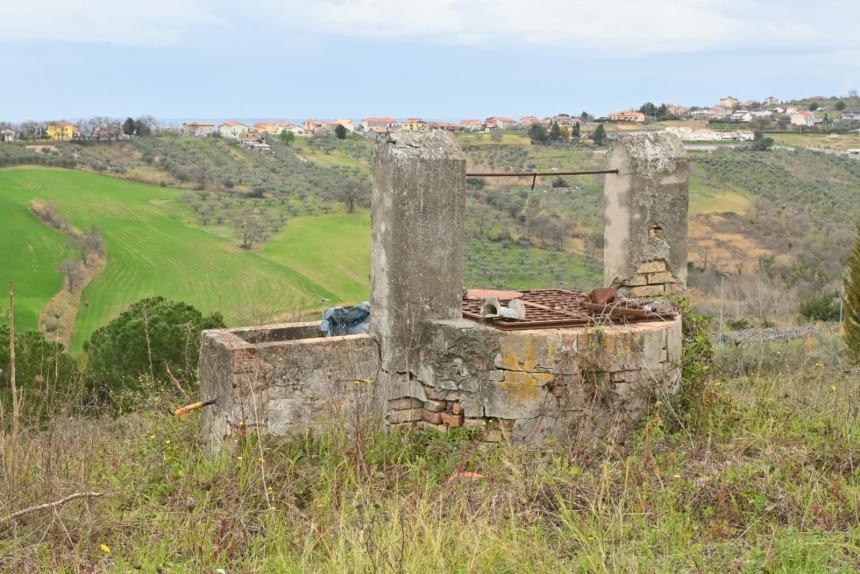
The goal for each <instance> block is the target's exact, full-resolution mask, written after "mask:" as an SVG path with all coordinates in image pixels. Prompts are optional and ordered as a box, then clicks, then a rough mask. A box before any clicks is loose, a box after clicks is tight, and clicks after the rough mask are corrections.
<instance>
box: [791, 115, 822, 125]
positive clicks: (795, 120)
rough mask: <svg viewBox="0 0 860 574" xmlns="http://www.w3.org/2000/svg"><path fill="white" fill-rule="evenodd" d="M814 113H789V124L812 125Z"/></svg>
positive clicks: (814, 122) (813, 123)
mask: <svg viewBox="0 0 860 574" xmlns="http://www.w3.org/2000/svg"><path fill="white" fill-rule="evenodd" d="M816 123H817V122H816V121H815V114H814V113H812V112H797V113H795V114H791V125H793V126H814V125H815V124H816Z"/></svg>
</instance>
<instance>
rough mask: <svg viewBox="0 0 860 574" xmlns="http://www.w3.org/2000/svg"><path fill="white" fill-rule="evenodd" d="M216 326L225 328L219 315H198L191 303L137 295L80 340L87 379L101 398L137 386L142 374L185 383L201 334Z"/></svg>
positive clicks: (189, 378)
mask: <svg viewBox="0 0 860 574" xmlns="http://www.w3.org/2000/svg"><path fill="white" fill-rule="evenodd" d="M219 327H224V319H223V318H222V317H221V314H220V313H212V314H210V315H203V314H202V313H201V312H200V311H198V310H197V309H195V308H194V307H192V306H191V305H188V304H186V303H182V302H176V301H168V300H167V299H165V298H164V297H150V298H147V299H142V300H140V301H138V302H137V303H134V304H133V305H131V306H130V307H129V308H128V309H127V310H126V311H124V312H123V313H122V314H121V315H120V316H119V317H117V318H116V319H114V320H113V321H111V322H110V323H108V324H107V325H105V326H104V327H101V328H100V329H98V330H97V331H95V332H94V333H93V334H92V336H91V337H90V340H89V341H87V342H86V343H85V344H84V351H86V353H87V355H88V364H87V383H88V385H89V387H90V389H91V391H93V392H94V393H95V394H96V396H98V397H99V398H101V399H108V398H110V397H111V394H112V393H113V392H115V391H120V390H123V389H129V388H130V389H133V390H136V389H139V380H140V377H142V376H144V377H145V376H148V377H150V378H151V379H153V380H154V381H156V382H166V381H169V380H170V378H171V377H173V378H175V379H176V380H177V381H179V382H180V383H183V384H185V385H189V384H191V383H192V382H193V381H194V380H195V375H196V367H197V358H198V355H199V347H200V332H201V331H202V330H204V329H215V328H219Z"/></svg>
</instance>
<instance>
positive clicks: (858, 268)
mask: <svg viewBox="0 0 860 574" xmlns="http://www.w3.org/2000/svg"><path fill="white" fill-rule="evenodd" d="M844 285H845V326H844V333H845V346H846V347H847V350H848V357H849V359H851V360H852V361H853V362H856V363H860V224H858V225H857V239H855V241H854V249H853V251H852V252H851V258H850V259H849V260H848V274H847V275H846V276H845V283H844Z"/></svg>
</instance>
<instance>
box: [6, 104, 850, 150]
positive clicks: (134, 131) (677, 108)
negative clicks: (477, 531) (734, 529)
mask: <svg viewBox="0 0 860 574" xmlns="http://www.w3.org/2000/svg"><path fill="white" fill-rule="evenodd" d="M597 126H603V128H604V131H605V132H606V133H607V137H608V139H612V138H613V134H614V132H616V131H630V130H636V129H642V130H654V129H666V130H668V131H670V132H671V133H674V134H675V135H677V136H678V137H680V138H681V139H682V140H683V141H685V142H695V143H715V144H718V143H721V142H739V143H742V142H752V141H754V140H755V132H756V131H757V130H761V131H762V132H765V133H767V132H774V133H814V134H819V133H821V134H823V133H836V134H847V133H857V134H860V99H858V98H857V95H856V94H855V93H854V92H851V93H849V94H848V96H847V97H845V98H808V99H806V100H794V101H787V102H783V101H781V100H780V99H779V98H776V97H774V96H769V97H766V98H764V99H763V100H760V101H757V100H740V99H739V98H735V97H733V96H727V97H724V98H720V100H719V101H718V102H717V103H716V104H715V105H713V106H710V107H702V106H684V105H679V104H667V103H663V104H661V105H659V106H657V105H655V104H652V103H650V102H646V103H645V104H643V105H642V106H641V107H640V108H638V109H626V110H621V111H617V112H611V113H609V114H607V115H605V116H599V117H595V116H593V115H591V114H589V113H588V112H582V113H581V114H579V115H575V114H568V113H559V114H556V115H553V116H546V117H542V118H541V117H538V116H535V115H525V116H521V117H520V118H519V119H515V118H510V117H503V116H490V117H487V118H485V119H476V118H464V119H461V120H460V121H459V122H453V121H440V120H431V119H423V118H419V117H410V118H405V119H400V118H396V117H385V116H382V117H367V118H363V119H362V120H360V121H358V122H354V121H353V120H352V119H346V118H337V119H334V120H321V119H315V118H309V119H306V120H304V121H303V122H301V123H291V122H288V121H286V120H283V119H278V120H266V121H258V122H253V123H251V122H249V123H244V122H242V121H239V120H235V119H231V120H227V121H223V122H221V123H218V122H209V121H186V122H183V123H182V124H181V125H179V126H177V127H170V126H164V125H159V122H158V121H157V120H155V118H151V117H143V118H138V119H133V118H128V119H126V120H125V122H121V121H120V120H116V119H111V118H105V117H96V118H91V119H88V120H82V121H79V122H69V121H65V120H63V121H48V122H36V121H28V122H23V123H21V124H18V125H14V124H12V123H9V122H2V121H0V142H2V143H11V142H14V141H16V140H24V141H37V140H42V139H45V140H51V141H67V142H68V141H117V140H121V139H128V138H130V137H134V136H136V135H146V134H148V133H149V132H151V131H153V130H155V129H159V130H161V131H166V132H170V131H173V132H175V133H178V134H181V135H186V136H195V137H222V138H225V139H228V140H233V141H236V142H238V143H239V144H241V145H242V146H244V147H246V148H248V149H252V150H255V151H261V152H271V150H272V148H271V145H270V144H269V143H268V142H267V141H266V137H267V136H280V135H281V134H283V133H289V134H292V136H294V137H325V136H332V135H337V136H338V137H340V138H344V137H346V135H347V134H358V135H362V136H365V137H368V138H371V139H373V138H375V137H376V136H378V135H380V134H385V133H387V132H390V131H395V130H397V131H406V132H423V131H430V130H442V131H446V132H455V133H456V132H460V133H486V132H494V131H500V130H518V129H522V130H528V132H529V135H531V136H532V139H535V140H541V139H544V138H545V139H546V140H549V141H562V142H570V141H579V140H585V141H591V140H593V139H594V137H593V136H594V130H596V129H597ZM586 127H588V129H586ZM598 143H602V142H598ZM844 153H846V154H847V155H850V156H852V157H860V149H858V148H849V149H847V150H844Z"/></svg>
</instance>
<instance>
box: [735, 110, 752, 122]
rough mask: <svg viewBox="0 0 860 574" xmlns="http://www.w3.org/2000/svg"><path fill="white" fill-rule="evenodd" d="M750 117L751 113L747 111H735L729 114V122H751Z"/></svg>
mask: <svg viewBox="0 0 860 574" xmlns="http://www.w3.org/2000/svg"><path fill="white" fill-rule="evenodd" d="M752 119H753V116H752V113H750V112H747V111H737V112H735V113H733V114H732V115H731V116H729V121H730V122H751V121H752Z"/></svg>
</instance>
